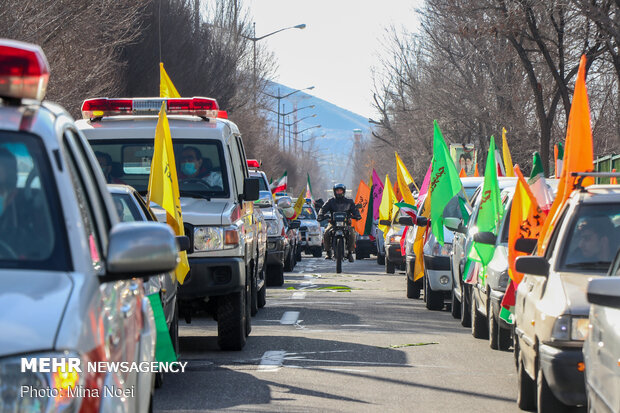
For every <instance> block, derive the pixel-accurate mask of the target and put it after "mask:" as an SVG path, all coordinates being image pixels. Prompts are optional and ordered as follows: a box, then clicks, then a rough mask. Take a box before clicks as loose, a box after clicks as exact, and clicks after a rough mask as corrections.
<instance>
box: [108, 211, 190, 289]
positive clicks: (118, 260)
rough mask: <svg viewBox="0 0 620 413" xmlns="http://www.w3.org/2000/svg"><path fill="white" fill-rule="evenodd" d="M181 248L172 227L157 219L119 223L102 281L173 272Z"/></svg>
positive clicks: (113, 236)
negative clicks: (156, 220) (154, 220)
mask: <svg viewBox="0 0 620 413" xmlns="http://www.w3.org/2000/svg"><path fill="white" fill-rule="evenodd" d="M178 260H179V250H178V247H177V242H176V238H175V236H174V233H173V232H172V230H171V229H170V227H169V226H168V225H166V224H160V223H157V222H126V223H120V224H116V225H115V226H114V227H113V228H112V230H111V231H110V235H109V243H108V254H107V262H106V275H104V276H102V277H100V280H101V281H102V282H109V281H118V280H129V279H132V278H135V277H146V276H150V275H156V274H161V273H164V272H168V271H172V270H174V269H175V268H176V267H177V264H178Z"/></svg>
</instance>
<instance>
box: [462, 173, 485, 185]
mask: <svg viewBox="0 0 620 413" xmlns="http://www.w3.org/2000/svg"><path fill="white" fill-rule="evenodd" d="M482 181H484V178H483V177H481V176H467V177H464V178H461V182H462V183H463V187H465V188H476V187H478V185H480V184H481V183H482Z"/></svg>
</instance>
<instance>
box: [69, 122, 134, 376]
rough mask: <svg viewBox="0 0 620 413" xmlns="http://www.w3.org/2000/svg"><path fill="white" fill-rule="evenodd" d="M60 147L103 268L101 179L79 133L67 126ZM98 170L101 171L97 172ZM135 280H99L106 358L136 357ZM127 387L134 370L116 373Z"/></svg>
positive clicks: (105, 222) (106, 224) (106, 220)
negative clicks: (104, 281) (107, 354)
mask: <svg viewBox="0 0 620 413" xmlns="http://www.w3.org/2000/svg"><path fill="white" fill-rule="evenodd" d="M63 150H64V152H65V154H66V155H67V164H68V165H69V170H70V173H71V176H72V180H73V182H74V187H75V190H76V193H77V194H78V199H79V201H80V204H81V205H80V207H81V209H82V211H83V217H82V218H83V220H84V222H85V226H86V230H87V235H88V239H89V244H90V245H89V247H90V251H91V255H92V256H93V257H96V258H98V260H99V263H98V264H95V261H96V259H95V258H93V266H94V267H93V268H94V269H95V271H99V272H101V273H102V272H103V271H105V262H104V259H105V257H104V251H106V250H107V244H106V243H107V234H108V233H109V231H110V229H111V228H110V226H111V222H112V220H111V219H110V217H109V214H108V212H109V209H108V208H107V207H106V204H105V202H104V197H103V195H102V187H103V189H105V186H103V185H101V182H100V180H98V178H97V175H96V174H97V172H95V169H94V168H93V163H92V160H91V159H89V157H88V149H87V148H86V147H85V146H84V142H83V140H82V139H81V137H80V136H79V135H78V133H77V132H76V131H74V130H72V129H67V130H66V131H65V132H64V136H63ZM99 173H100V172H99ZM140 291H141V285H140V284H139V281H138V280H131V281H116V282H112V283H102V284H101V285H100V293H101V297H102V301H103V307H102V308H103V310H102V311H103V314H102V319H103V320H104V323H105V326H104V329H105V330H104V331H105V332H106V342H107V343H108V345H109V350H110V353H109V354H110V357H109V361H117V362H121V361H128V362H134V361H138V355H139V340H140V331H141V329H142V323H143V320H142V311H141V303H142V296H141V295H140ZM119 376H121V377H122V379H123V382H124V383H125V385H126V387H131V386H135V385H136V383H137V373H136V372H133V373H127V374H119Z"/></svg>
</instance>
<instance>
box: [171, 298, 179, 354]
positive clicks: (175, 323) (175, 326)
mask: <svg viewBox="0 0 620 413" xmlns="http://www.w3.org/2000/svg"><path fill="white" fill-rule="evenodd" d="M170 339H171V340H172V348H173V349H174V354H176V355H178V354H179V303H178V302H176V303H175V305H174V316H173V317H172V323H171V324H170Z"/></svg>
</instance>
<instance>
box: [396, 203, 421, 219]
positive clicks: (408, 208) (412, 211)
mask: <svg viewBox="0 0 620 413" xmlns="http://www.w3.org/2000/svg"><path fill="white" fill-rule="evenodd" d="M394 206H397V207H398V208H400V210H401V212H404V213H405V214H407V215H409V216H410V217H411V218H413V222H414V223H415V220H416V218H417V216H418V207H416V206H415V205H411V204H408V203H406V202H397V203H395V204H394Z"/></svg>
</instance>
